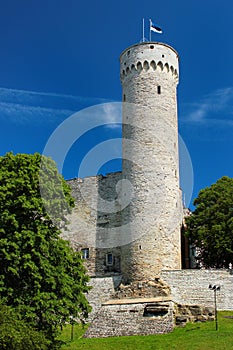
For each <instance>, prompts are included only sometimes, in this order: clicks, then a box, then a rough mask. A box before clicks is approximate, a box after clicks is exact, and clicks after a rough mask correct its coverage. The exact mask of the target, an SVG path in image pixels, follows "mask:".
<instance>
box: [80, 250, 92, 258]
mask: <svg viewBox="0 0 233 350" xmlns="http://www.w3.org/2000/svg"><path fill="white" fill-rule="evenodd" d="M81 253H82V258H83V259H89V256H90V254H89V248H83V249H81Z"/></svg>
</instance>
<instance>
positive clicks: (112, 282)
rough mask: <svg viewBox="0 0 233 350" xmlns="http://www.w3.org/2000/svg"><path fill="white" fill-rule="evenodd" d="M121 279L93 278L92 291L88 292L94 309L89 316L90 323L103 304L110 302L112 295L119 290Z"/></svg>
mask: <svg viewBox="0 0 233 350" xmlns="http://www.w3.org/2000/svg"><path fill="white" fill-rule="evenodd" d="M121 279H122V276H121V275H116V276H112V277H102V278H98V277H97V278H91V280H90V282H89V285H90V286H91V287H92V289H91V290H90V291H89V292H88V294H87V299H88V301H89V303H90V305H91V307H92V312H91V313H90V315H89V319H88V321H91V320H92V319H93V318H94V317H95V316H96V313H98V312H99V310H100V308H101V305H102V303H104V302H105V301H107V300H109V299H110V297H111V295H112V294H114V292H115V289H117V288H118V286H119V285H120V283H121Z"/></svg>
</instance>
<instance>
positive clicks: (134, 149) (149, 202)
mask: <svg viewBox="0 0 233 350" xmlns="http://www.w3.org/2000/svg"><path fill="white" fill-rule="evenodd" d="M120 62H121V82H122V89H123V92H122V93H123V101H124V103H123V111H122V115H123V125H122V137H123V141H122V153H123V163H122V176H123V178H124V179H125V180H126V181H128V183H130V185H131V186H132V188H133V191H132V192H133V195H132V199H131V202H130V205H129V208H128V211H127V212H126V211H125V212H124V213H122V230H124V234H125V235H127V236H128V237H129V239H128V240H129V244H128V245H125V246H124V247H122V257H121V259H122V263H121V266H122V274H123V280H124V282H125V283H127V282H130V281H132V280H140V279H146V278H153V277H154V276H155V275H157V274H159V272H160V271H161V270H162V269H171V270H174V269H179V268H181V253H180V252H181V247H180V228H181V222H182V205H181V194H180V189H179V166H178V127H177V100H176V87H177V83H178V55H177V53H176V51H175V50H174V49H172V48H171V47H169V46H167V45H164V44H160V43H152V42H151V43H141V44H138V45H133V46H131V47H129V48H127V49H126V50H125V51H124V52H123V53H122V54H121V57H120Z"/></svg>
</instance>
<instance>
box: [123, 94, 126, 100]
mask: <svg viewBox="0 0 233 350" xmlns="http://www.w3.org/2000/svg"><path fill="white" fill-rule="evenodd" d="M125 101H126V96H125V94H124V95H123V102H125Z"/></svg>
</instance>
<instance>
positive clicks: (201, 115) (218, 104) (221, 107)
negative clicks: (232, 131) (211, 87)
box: [180, 87, 233, 126]
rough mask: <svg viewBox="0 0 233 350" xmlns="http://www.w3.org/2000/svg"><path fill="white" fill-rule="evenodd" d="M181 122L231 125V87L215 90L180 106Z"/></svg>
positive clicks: (232, 106)
mask: <svg viewBox="0 0 233 350" xmlns="http://www.w3.org/2000/svg"><path fill="white" fill-rule="evenodd" d="M181 110H182V112H181V119H180V120H181V122H182V123H196V124H208V125H222V126H233V117H232V115H233V87H229V88H224V89H219V90H216V91H214V92H212V93H210V94H208V95H206V96H204V97H203V98H202V99H201V100H200V101H199V102H197V103H187V104H184V105H182V106H181Z"/></svg>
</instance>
